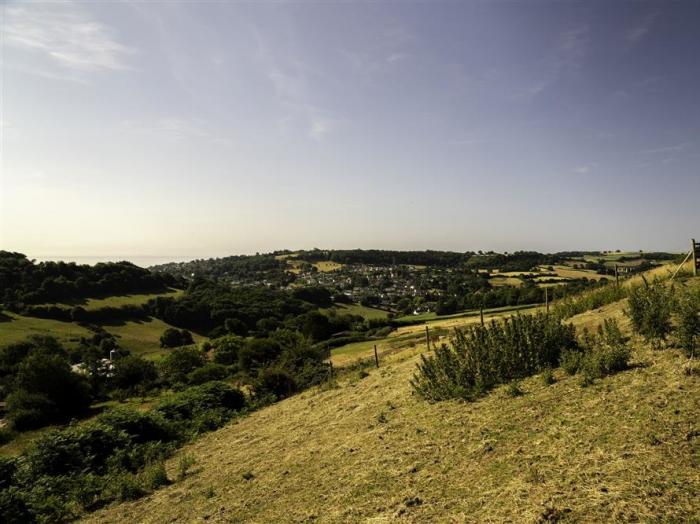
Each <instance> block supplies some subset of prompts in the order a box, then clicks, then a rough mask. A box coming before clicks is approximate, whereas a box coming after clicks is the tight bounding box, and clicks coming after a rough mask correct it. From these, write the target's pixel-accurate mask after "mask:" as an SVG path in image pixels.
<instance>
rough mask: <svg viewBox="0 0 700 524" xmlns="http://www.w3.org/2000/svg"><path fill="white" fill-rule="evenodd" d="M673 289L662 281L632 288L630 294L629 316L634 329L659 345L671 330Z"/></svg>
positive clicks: (645, 283)
mask: <svg viewBox="0 0 700 524" xmlns="http://www.w3.org/2000/svg"><path fill="white" fill-rule="evenodd" d="M672 294H673V289H672V288H670V287H667V286H664V285H663V284H662V283H661V282H658V281H657V282H653V283H652V284H649V283H648V282H647V281H646V280H644V285H643V286H636V287H634V288H632V290H631V291H630V294H629V307H628V309H627V310H626V312H625V313H626V314H627V316H629V318H630V320H631V321H632V327H633V328H634V330H635V331H636V332H637V333H639V334H640V335H642V336H643V337H644V338H645V339H646V340H648V341H651V342H652V343H653V344H654V346H658V345H659V344H660V343H661V342H662V341H665V340H666V337H667V336H668V334H669V333H670V332H671V311H672V305H673V295H672Z"/></svg>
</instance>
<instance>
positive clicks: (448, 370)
mask: <svg viewBox="0 0 700 524" xmlns="http://www.w3.org/2000/svg"><path fill="white" fill-rule="evenodd" d="M450 342H451V344H450V346H448V345H446V344H443V345H441V346H440V347H438V348H436V349H435V353H434V354H433V355H429V356H426V355H421V362H419V363H418V365H417V370H416V373H415V374H414V376H413V377H412V379H411V385H412V386H413V389H414V391H416V392H417V393H418V394H419V395H421V396H422V397H424V398H426V399H429V400H444V399H448V398H463V399H468V400H473V399H476V398H478V397H480V396H482V395H483V394H485V393H486V392H487V391H489V390H490V389H492V388H493V387H494V386H496V385H498V384H502V383H504V382H507V381H510V380H513V379H520V378H523V377H527V376H530V375H533V374H535V373H538V372H540V371H542V370H544V369H546V368H548V367H555V366H557V365H558V363H559V357H560V355H561V353H562V352H563V351H567V350H571V349H573V348H576V347H577V341H576V335H575V330H574V328H573V326H571V325H567V324H563V323H561V322H560V321H559V320H558V319H556V318H555V317H552V316H548V315H544V314H536V315H517V316H515V317H512V318H508V319H505V320H504V321H503V322H496V321H492V322H491V323H489V324H486V325H484V326H481V325H475V326H469V327H467V328H465V329H457V330H455V333H454V335H453V337H452V339H451V341H450Z"/></svg>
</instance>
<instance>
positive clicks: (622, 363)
mask: <svg viewBox="0 0 700 524" xmlns="http://www.w3.org/2000/svg"><path fill="white" fill-rule="evenodd" d="M581 338H582V340H581V345H580V347H581V350H580V351H568V352H566V353H564V354H562V359H561V366H562V368H564V371H566V372H567V373H568V374H570V375H574V374H576V373H581V374H582V377H583V382H582V384H584V385H588V384H591V383H592V382H593V380H594V379H597V378H602V377H605V376H607V375H612V374H614V373H618V372H620V371H624V370H625V369H627V368H628V367H629V359H630V356H631V353H630V350H629V348H628V346H627V340H626V338H625V337H624V336H623V335H622V331H621V330H620V327H619V325H618V324H617V322H616V321H615V320H614V319H605V320H604V322H603V324H602V325H600V326H598V330H597V332H596V334H594V335H591V334H589V333H588V332H587V331H586V332H584V334H583V336H582V337H581Z"/></svg>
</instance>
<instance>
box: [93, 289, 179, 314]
mask: <svg viewBox="0 0 700 524" xmlns="http://www.w3.org/2000/svg"><path fill="white" fill-rule="evenodd" d="M183 293H184V291H183V290H181V289H171V290H169V291H167V292H165V293H147V294H134V295H114V296H111V297H107V298H90V299H88V300H87V304H85V306H84V307H85V309H100V308H103V307H121V306H132V305H133V306H140V305H142V304H145V303H146V302H148V301H149V300H151V299H152V298H156V297H172V298H177V297H179V296H181V295H182V294H183Z"/></svg>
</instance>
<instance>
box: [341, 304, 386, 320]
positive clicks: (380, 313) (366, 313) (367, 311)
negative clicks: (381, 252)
mask: <svg viewBox="0 0 700 524" xmlns="http://www.w3.org/2000/svg"><path fill="white" fill-rule="evenodd" d="M334 307H335V309H336V311H337V312H338V313H339V314H345V315H359V316H361V317H362V318H364V319H366V320H374V319H378V318H386V317H387V316H389V312H388V311H384V310H383V309H377V308H373V307H367V306H362V305H360V304H336V305H335V306H334Z"/></svg>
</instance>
